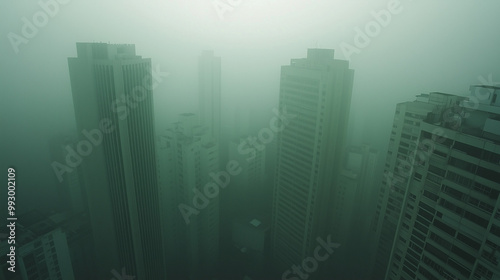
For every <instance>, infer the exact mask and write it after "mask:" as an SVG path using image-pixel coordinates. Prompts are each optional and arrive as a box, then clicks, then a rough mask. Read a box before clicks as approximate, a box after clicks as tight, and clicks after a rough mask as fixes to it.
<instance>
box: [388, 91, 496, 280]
mask: <svg viewBox="0 0 500 280" xmlns="http://www.w3.org/2000/svg"><path fill="white" fill-rule="evenodd" d="M471 93H472V97H471V98H470V99H464V97H458V96H446V95H442V94H441V95H438V94H432V93H431V95H430V96H429V104H434V105H435V106H434V107H435V109H434V110H433V111H432V112H430V113H429V114H427V115H426V116H423V117H424V118H423V120H422V121H419V123H420V126H419V127H412V129H415V130H414V131H415V132H416V136H417V138H416V139H414V140H412V141H408V137H413V136H410V135H406V137H404V138H403V137H402V138H398V139H395V144H394V145H395V147H397V148H398V152H399V153H402V154H403V156H406V155H404V153H407V154H408V153H413V154H416V160H415V161H414V162H411V163H413V164H410V162H407V163H405V164H406V165H407V166H408V167H407V168H406V167H403V168H406V170H405V172H407V173H406V174H407V179H408V180H407V181H406V182H405V186H404V188H403V193H402V194H403V196H402V208H401V214H400V218H399V222H398V226H397V230H396V234H395V238H394V243H393V246H392V251H391V254H390V259H389V266H388V267H387V272H386V278H385V279H432V280H437V279H500V267H499V265H498V264H499V259H500V251H499V250H498V249H499V248H500V199H499V193H500V100H498V99H497V96H498V95H500V87H489V86H472V87H471ZM438 99H440V101H446V100H457V101H458V103H455V102H453V103H451V104H450V103H448V102H446V103H445V104H444V105H441V106H439V105H438V106H436V105H437V104H436V103H439V104H442V102H436V101H437V100H438ZM398 109H400V110H399V115H400V116H401V118H403V117H402V116H405V115H406V117H404V119H405V121H408V122H409V121H411V118H412V116H411V114H412V113H411V112H409V111H408V110H404V109H403V108H402V106H398ZM397 114H398V113H397ZM414 117H415V116H414ZM421 117H422V116H418V118H419V119H420V118H421ZM402 128H403V129H404V128H405V126H403V127H402ZM400 129H401V128H400ZM403 135H405V134H402V136H403ZM406 144H408V145H409V146H410V147H415V146H416V147H417V149H416V150H413V151H412V150H411V149H408V146H407V145H406ZM405 149H406V150H405ZM386 191H388V190H386Z"/></svg>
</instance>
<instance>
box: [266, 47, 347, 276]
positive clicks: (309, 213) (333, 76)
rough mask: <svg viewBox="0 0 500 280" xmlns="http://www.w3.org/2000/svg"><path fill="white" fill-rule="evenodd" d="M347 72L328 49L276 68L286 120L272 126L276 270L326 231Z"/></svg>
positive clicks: (298, 260)
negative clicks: (275, 139) (274, 141)
mask: <svg viewBox="0 0 500 280" xmlns="http://www.w3.org/2000/svg"><path fill="white" fill-rule="evenodd" d="M353 76H354V71H353V70H351V69H349V63H348V62H347V61H343V60H337V59H334V51H333V50H329V49H309V50H308V52H307V58H302V59H292V60H291V64H290V65H287V66H282V68H281V82H280V96H279V110H280V112H282V113H285V114H288V115H289V117H290V118H289V120H286V122H282V123H278V124H275V126H276V127H274V128H275V130H277V131H279V130H281V132H279V134H278V159H277V169H276V178H275V189H274V198H273V210H272V211H273V219H272V233H271V235H272V237H271V239H272V248H271V250H272V255H273V259H274V261H275V264H276V268H277V269H278V270H280V271H285V270H286V269H290V267H291V266H292V265H301V264H302V261H303V260H304V259H305V258H306V257H309V256H310V255H311V254H312V250H313V249H314V248H315V247H316V246H317V244H318V243H317V242H318V241H317V239H318V238H323V239H326V238H327V236H328V235H329V233H328V230H329V226H328V222H327V221H328V220H329V218H331V217H330V216H331V215H330V213H331V211H330V207H331V203H330V199H331V198H332V195H334V189H335V180H336V179H335V178H336V177H337V174H338V172H339V168H340V164H341V158H342V149H343V146H344V137H345V133H346V126H347V121H348V115H349V107H350V101H351V93H352V83H353ZM291 115H294V117H293V118H291ZM273 126H274V125H273Z"/></svg>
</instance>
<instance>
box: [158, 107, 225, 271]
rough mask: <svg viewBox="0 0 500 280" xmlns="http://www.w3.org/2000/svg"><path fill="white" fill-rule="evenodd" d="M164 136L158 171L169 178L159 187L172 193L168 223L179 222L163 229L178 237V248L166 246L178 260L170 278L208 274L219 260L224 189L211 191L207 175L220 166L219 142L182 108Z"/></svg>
mask: <svg viewBox="0 0 500 280" xmlns="http://www.w3.org/2000/svg"><path fill="white" fill-rule="evenodd" d="M163 139H164V144H165V145H163V146H164V148H163V149H161V150H160V152H161V153H162V156H161V157H162V158H163V164H162V167H161V173H162V175H163V174H164V175H165V176H170V178H168V179H166V180H167V181H165V182H163V181H162V183H165V186H162V188H165V189H168V190H169V193H170V194H171V195H172V196H173V199H172V200H171V201H172V202H173V206H175V208H176V209H175V210H176V211H175V214H174V216H173V221H172V225H173V226H177V227H178V228H171V229H168V230H169V231H175V232H171V233H169V235H170V236H175V238H177V239H175V240H172V241H171V242H173V243H176V244H173V245H171V246H170V247H171V248H176V249H177V251H173V252H171V253H172V254H173V256H174V257H175V258H176V260H174V261H175V262H176V263H177V266H178V267H177V272H176V274H177V275H175V278H173V279H181V278H179V277H182V279H187V277H188V278H189V279H205V278H206V277H209V276H210V275H213V273H214V272H215V269H216V266H217V264H218V261H219V194H218V192H221V191H223V190H222V189H220V190H219V188H217V189H218V191H217V192H216V193H214V192H212V191H213V190H214V189H213V187H214V186H215V185H214V179H213V177H212V176H213V174H215V173H216V172H218V171H219V153H218V152H219V150H218V145H217V144H216V142H215V141H214V140H213V139H212V137H211V136H210V133H209V132H208V131H207V129H206V127H204V126H203V125H200V121H199V119H198V116H197V115H195V114H191V113H184V114H181V115H180V116H179V122H177V123H174V124H173V125H172V127H170V128H169V129H168V130H167V131H166V132H165V133H164V134H163ZM168 156H171V160H168V158H167V157H168ZM162 177H164V176H162ZM166 206H168V205H166ZM165 211H170V210H168V209H165ZM179 220H181V222H179Z"/></svg>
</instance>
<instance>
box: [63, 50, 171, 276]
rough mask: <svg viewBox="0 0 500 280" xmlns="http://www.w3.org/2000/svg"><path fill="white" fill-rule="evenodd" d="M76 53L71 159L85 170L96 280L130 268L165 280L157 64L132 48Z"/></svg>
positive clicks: (73, 61)
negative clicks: (156, 113)
mask: <svg viewBox="0 0 500 280" xmlns="http://www.w3.org/2000/svg"><path fill="white" fill-rule="evenodd" d="M77 53H78V56H77V57H75V58H69V59H68V64H69V71H70V78H71V89H72V91H73V102H74V107H75V118H76V123H77V131H79V132H80V133H81V134H82V137H81V138H82V139H81V140H80V141H78V143H77V145H76V151H75V153H74V154H73V155H72V156H71V157H70V160H71V161H73V163H72V165H74V166H77V165H78V166H79V165H81V167H82V168H83V180H84V183H85V186H86V190H87V197H88V202H89V212H90V220H91V224H92V232H93V235H94V245H95V247H96V263H97V264H98V268H97V271H96V273H97V276H96V277H100V278H103V279H104V278H108V277H110V276H112V274H111V273H110V271H112V270H113V269H116V270H121V268H124V269H125V271H126V273H127V274H128V275H133V276H135V277H137V278H138V279H162V278H164V272H163V270H164V268H163V253H162V247H163V246H162V239H161V227H160V211H159V201H158V185H157V174H156V159H155V142H154V140H155V137H154V136H155V133H154V117H153V96H152V75H151V60H150V59H147V58H142V57H141V56H138V55H136V53H135V46H134V45H109V44H104V43H77Z"/></svg>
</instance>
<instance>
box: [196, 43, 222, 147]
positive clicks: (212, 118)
mask: <svg viewBox="0 0 500 280" xmlns="http://www.w3.org/2000/svg"><path fill="white" fill-rule="evenodd" d="M198 71H199V81H198V82H199V93H200V96H199V99H198V100H199V112H200V116H201V119H202V120H203V125H205V126H206V127H207V128H208V132H209V133H210V135H211V136H212V137H213V138H214V139H215V140H216V141H217V140H219V139H220V133H221V130H220V126H221V60H220V57H218V56H214V52H213V51H204V52H203V53H202V54H201V56H200V57H199V60H198Z"/></svg>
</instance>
